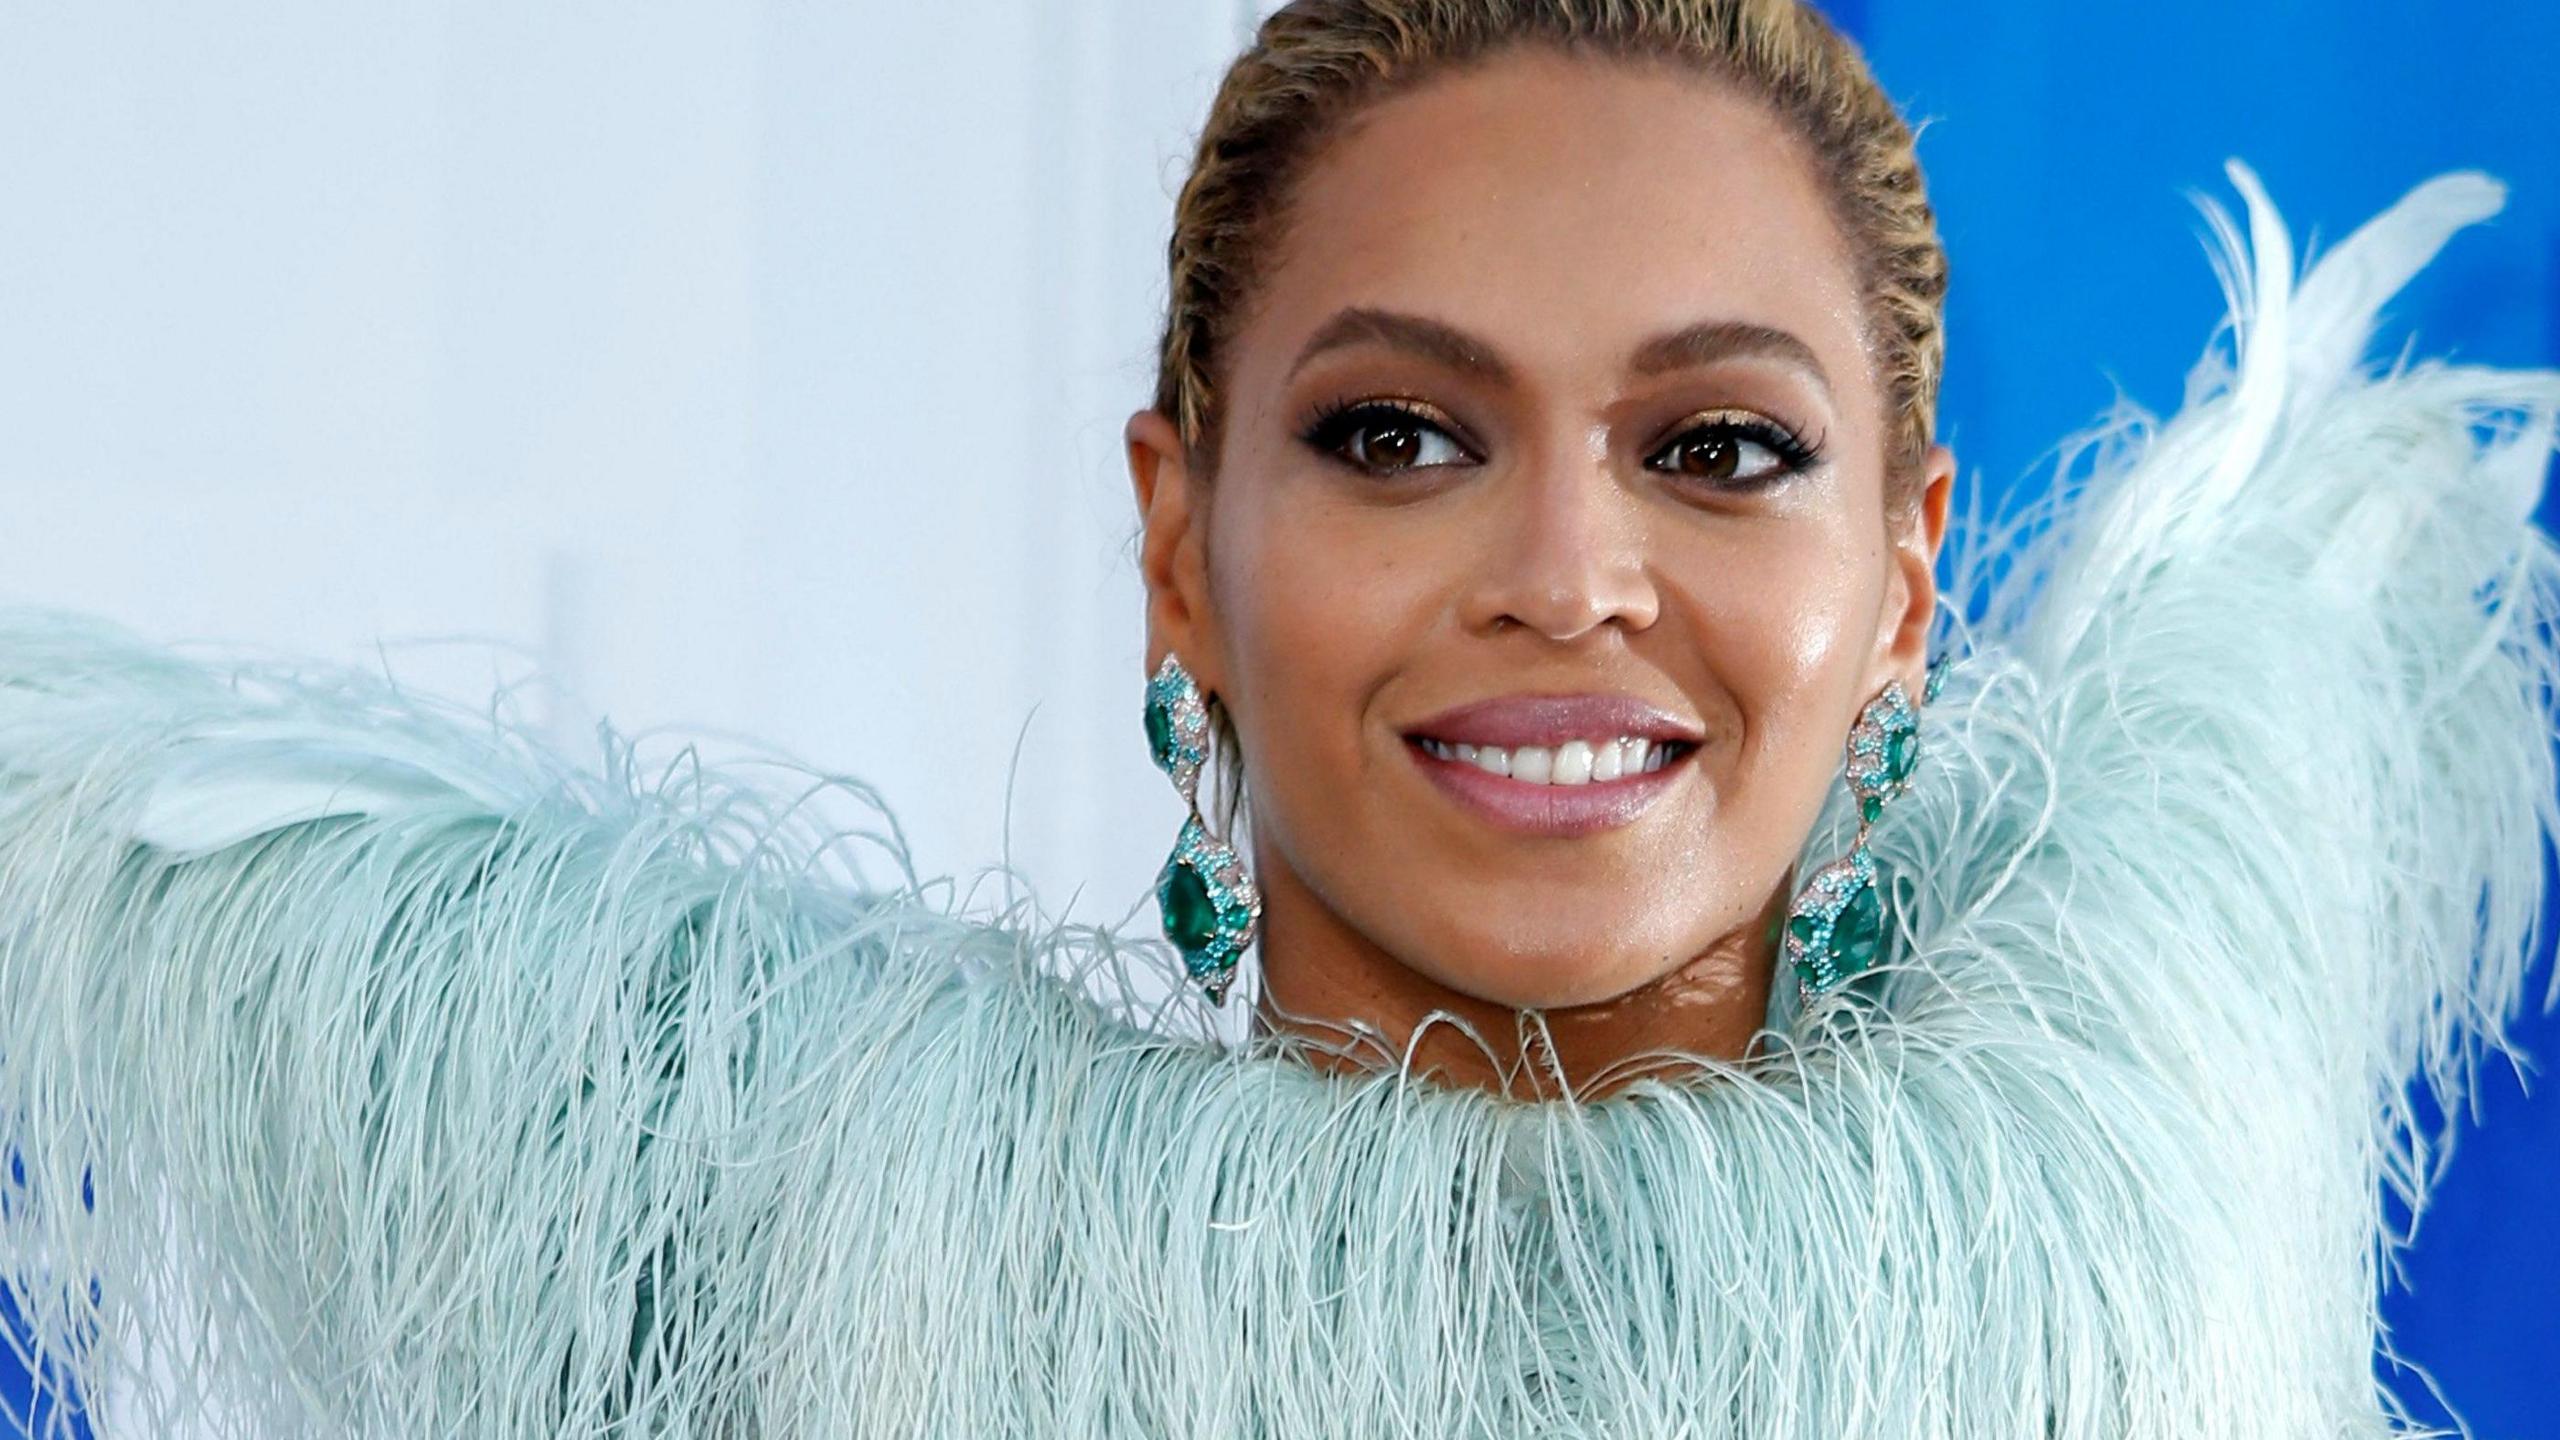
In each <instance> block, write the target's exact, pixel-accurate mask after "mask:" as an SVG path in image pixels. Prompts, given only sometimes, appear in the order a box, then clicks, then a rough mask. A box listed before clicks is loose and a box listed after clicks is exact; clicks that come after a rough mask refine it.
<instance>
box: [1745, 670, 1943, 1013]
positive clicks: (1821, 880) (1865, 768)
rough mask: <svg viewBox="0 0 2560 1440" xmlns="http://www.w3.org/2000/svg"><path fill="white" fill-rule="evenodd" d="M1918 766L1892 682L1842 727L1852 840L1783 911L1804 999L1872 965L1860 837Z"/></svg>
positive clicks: (1868, 883) (1914, 738) (1906, 703)
mask: <svg viewBox="0 0 2560 1440" xmlns="http://www.w3.org/2000/svg"><path fill="white" fill-rule="evenodd" d="M1945 681H1946V660H1945V658H1944V657H1940V658H1939V659H1938V660H1937V661H1936V662H1935V663H1933V664H1931V665H1930V666H1929V678H1928V680H1927V682H1926V683H1925V684H1923V685H1922V686H1921V695H1922V697H1923V703H1926V702H1927V701H1929V700H1935V699H1936V698H1938V689H1939V687H1940V686H1941V685H1943V684H1944V683H1945ZM1919 760H1920V716H1919V713H1918V712H1917V711H1915V710H1914V709H1913V708H1912V705H1911V695H1910V692H1908V691H1906V690H1904V689H1903V688H1902V682H1901V681H1899V680H1889V681H1887V682H1885V687H1884V689H1883V690H1882V691H1881V692H1880V693H1878V694H1877V696H1876V698H1875V699H1873V700H1870V701H1868V702H1867V707H1866V708H1865V709H1864V710H1861V711H1859V712H1858V723H1857V724H1855V725H1853V726H1851V727H1850V729H1849V764H1848V772H1849V789H1850V792H1851V793H1853V794H1855V795H1856V796H1857V797H1858V838H1857V839H1856V840H1854V841H1852V842H1851V843H1850V846H1849V853H1848V854H1846V855H1843V856H1841V857H1840V858H1839V859H1837V860H1834V861H1832V862H1831V863H1830V864H1828V865H1825V866H1823V867H1822V868H1821V869H1819V870H1816V871H1814V872H1813V878H1811V879H1810V880H1807V881H1806V882H1805V884H1804V887H1803V888H1802V889H1800V890H1798V891H1797V892H1796V898H1795V904H1794V906H1793V907H1792V908H1791V909H1790V910H1789V911H1788V912H1787V927H1786V941H1785V948H1786V958H1787V961H1788V963H1789V964H1792V965H1793V966H1795V971H1796V983H1797V984H1798V985H1800V986H1801V987H1803V993H1804V998H1805V999H1807V1000H1811V999H1812V998H1813V997H1814V996H1816V995H1820V994H1823V993H1824V992H1826V991H1829V990H1832V989H1834V988H1836V987H1837V986H1838V985H1839V984H1840V982H1842V981H1843V980H1846V979H1848V978H1849V977H1851V976H1853V975H1856V974H1858V973H1860V972H1862V971H1864V970H1865V969H1866V968H1867V967H1868V966H1869V965H1872V964H1874V963H1875V958H1876V949H1877V947H1878V945H1880V944H1881V943H1882V942H1883V939H1884V902H1883V901H1882V900H1880V899H1879V898H1878V897H1877V894H1876V866H1875V861H1874V859H1873V858H1872V857H1870V856H1869V855H1868V854H1867V831H1868V830H1869V829H1870V828H1871V827H1872V826H1874V824H1875V822H1876V817H1877V816H1879V815H1881V814H1883V813H1884V806H1885V802H1886V801H1888V800H1891V799H1892V798H1894V797H1895V796H1897V795H1899V794H1901V793H1902V792H1903V791H1904V790H1905V789H1907V788H1909V786H1910V783H1911V771H1912V767H1913V766H1915V765H1916V764H1918V763H1919Z"/></svg>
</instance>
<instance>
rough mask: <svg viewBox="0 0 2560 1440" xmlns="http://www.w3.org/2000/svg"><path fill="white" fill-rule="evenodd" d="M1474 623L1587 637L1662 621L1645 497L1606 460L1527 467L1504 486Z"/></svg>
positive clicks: (1472, 610)
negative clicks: (1650, 558) (1650, 562)
mask: <svg viewBox="0 0 2560 1440" xmlns="http://www.w3.org/2000/svg"><path fill="white" fill-rule="evenodd" d="M1495 489H1496V491H1497V495H1496V496H1493V497H1488V498H1490V499H1493V501H1494V503H1493V504H1492V505H1491V507H1490V511H1491V513H1490V514H1489V515H1488V516H1487V524H1488V525H1489V527H1490V532H1491V533H1490V535H1489V537H1488V540H1487V543H1486V545H1485V547H1484V552H1483V553H1484V562H1483V565H1482V568H1481V571H1480V573H1479V575H1478V576H1477V579H1476V583H1475V586H1474V588H1473V590H1472V592H1471V593H1470V596H1469V600H1468V603H1467V606H1466V621H1467V624H1468V627H1469V628H1470V629H1474V630H1480V631H1488V632H1489V631H1496V630H1505V629H1509V628H1512V627H1514V626H1518V627H1521V628H1525V629H1528V630H1531V631H1535V632H1536V633H1538V634H1540V635H1544V636H1546V637H1547V638H1548V639H1550V640H1555V641H1558V642H1570V641H1574V640H1578V639H1580V638H1582V637H1583V636H1585V635H1587V634H1590V633H1591V632H1592V631H1594V630H1597V629H1599V628H1600V627H1602V626H1606V625H1615V626H1617V627H1618V628H1619V629H1621V630H1622V631H1627V632H1633V631H1638V630H1642V629H1644V628H1646V627H1647V626H1649V625H1651V624H1653V622H1654V619H1655V617H1656V616H1657V615H1659V614H1660V613H1661V608H1662V598H1661V595H1660V593H1659V591H1658V590H1657V589H1656V587H1655V584H1654V580H1653V575H1652V572H1651V570H1650V568H1649V567H1648V565H1647V563H1646V553H1645V552H1646V517H1645V515H1644V514H1643V511H1642V507H1641V504H1640V502H1639V497H1637V496H1635V495H1633V494H1631V493H1629V490H1628V487H1626V486H1624V485H1621V484H1619V483H1618V480H1617V478H1616V477H1615V476H1613V475H1612V474H1610V473H1609V471H1608V469H1607V467H1606V466H1605V465H1604V464H1601V463H1600V462H1598V461H1596V460H1593V459H1590V458H1585V457H1576V458H1573V459H1570V460H1557V461H1554V462H1550V463H1544V464H1540V465H1538V466H1536V467H1535V468H1534V469H1522V470H1520V471H1516V472H1514V473H1513V474H1511V475H1509V476H1507V477H1505V479H1504V483H1502V484H1500V485H1498V486H1496V487H1495Z"/></svg>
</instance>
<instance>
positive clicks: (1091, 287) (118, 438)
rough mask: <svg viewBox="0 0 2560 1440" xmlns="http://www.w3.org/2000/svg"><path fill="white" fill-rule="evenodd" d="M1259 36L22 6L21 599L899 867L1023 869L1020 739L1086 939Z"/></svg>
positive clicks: (1049, 846)
mask: <svg viewBox="0 0 2560 1440" xmlns="http://www.w3.org/2000/svg"><path fill="white" fill-rule="evenodd" d="M1264 8H1267V7H1266V6H1263V5H1258V4H1255V3H1251V0H935V3H933V4H912V3H903V0H900V3H891V0H865V3H858V4H834V5H811V4H787V3H780V0H766V3H733V4H709V3H690V4H652V5H646V6H635V5H603V4H592V3H590V4H525V3H521V0H506V3H497V0H460V3H451V4H444V5H440V6H428V7H414V6H391V5H349V4H346V3H342V0H325V3H324V0H285V3H260V4H256V5H225V6H215V7H184V6H163V5H145V4H140V3H134V0H82V3H80V4H77V5H59V6H37V5H34V4H25V5H18V6H13V7H9V8H7V9H6V10H5V12H0V13H5V15H6V17H7V18H6V21H5V27H0V33H5V41H0V464H5V465H6V466H8V467H9V479H10V483H9V486H8V493H9V496H10V505H9V509H8V515H9V523H8V524H7V525H6V527H5V532H0V533H5V546H6V549H5V564H6V572H5V576H0V592H5V596H6V598H8V599H12V600H33V601H39V602H44V603H51V604H62V605H71V606H76V607H80V608H84V609H90V610H95V611H100V612H104V613H106V614H108V615H111V616H114V617H116V618H118V619H120V620H123V621H125V622H127V623H128V624H131V625H133V626H135V627H136V628H138V629H140V630H142V631H144V632H145V633H147V634H151V635H154V636H157V637H160V638H164V639H171V640H177V639H209V640H222V641H246V642H255V643H258V644H261V645H266V646H273V647H278V648H281V649H284V650H287V651H291V652H295V653H303V654H310V655H316V656H322V657H325V658H330V659H340V660H350V661H358V662H370V663H381V662H382V661H383V660H385V659H387V661H388V663H389V665H390V667H391V669H392V671H393V673H394V674H395V675H397V676H398V677H400V678H401V679H402V680H403V681H404V682H407V683H411V684H414V685H417V686H420V687H422V688H426V689H431V690H435V691H438V692H441V693H444V694H448V695H452V696H454V697H456V698H461V699H465V700H473V701H478V700H482V699H485V697H486V696H487V695H488V693H489V692H490V690H491V689H492V687H493V686H494V685H495V684H496V683H497V682H498V681H499V680H500V679H502V678H506V679H512V678H516V677H518V676H520V675H521V674H522V673H525V672H527V671H531V670H539V671H541V672H543V673H547V674H550V675H553V676H556V677H557V678H558V679H559V680H560V681H562V682H563V683H565V684H566V685H567V686H568V687H569V689H570V694H569V695H568V696H567V697H566V698H557V697H555V698H554V699H552V700H551V701H549V702H545V701H543V700H542V698H541V697H539V696H529V697H528V699H529V701H530V702H531V703H530V704H529V713H530V714H531V715H532V716H534V717H535V718H538V719H539V720H540V721H541V723H543V724H544V725H546V726H547V727H548V728H549V730H550V731H551V732H552V733H553V734H554V736H555V738H556V739H557V740H558V741H559V743H560V744H561V745H563V746H564V747H566V748H568V749H570V750H571V751H572V753H575V754H578V755H580V756H581V757H587V756H591V755H592V752H593V741H592V738H591V735H592V727H593V723H594V720H595V718H596V717H597V716H599V715H601V716H604V717H607V718H609V719H610V720H611V721H612V722H613V723H614V724H615V725H616V726H617V727H618V728H619V729H621V730H623V731H625V732H631V731H635V730H651V731H658V732H659V733H660V734H663V735H666V736H670V737H676V738H696V737H699V738H702V739H704V740H705V743H704V745H703V751H704V753H705V754H707V755H711V756H714V757H719V756H723V755H726V754H729V753H734V752H733V751H732V750H730V749H728V748H726V742H724V741H723V739H722V738H721V737H723V736H745V737H753V738H754V739H756V740H759V741H761V742H764V743H765V744H766V745H769V746H771V747H775V748H778V749H780V750H782V751H785V752H788V753H790V754H792V755H795V756H798V757H799V758H801V759H803V760H806V761H808V762H810V763H812V764H815V765H818V766H822V767H824V768H827V769H830V770H838V771H843V772H847V773H851V774H853V775H856V776H859V777H862V778H864V779H867V780H870V781H872V782H874V783H875V784H877V785H878V786H879V787H880V788H881V789H882V790H883V791H884V792H885V793H886V795H887V797H888V799H889V800H890V802H891V803H892V804H893V805H894V806H895V808H896V810H897V812H898V815H899V817H900V819H901V820H902V822H904V823H905V825H906V826H907V827H908V831H909V834H910V837H911V839H912V840H913V842H914V846H915V850H916V853H917V858H918V861H919V863H920V867H921V868H922V869H923V870H924V871H925V872H926V873H928V874H950V875H958V876H961V877H964V878H965V877H967V876H968V875H970V874H971V873H973V872H974V871H976V870H977V869H978V868H979V867H981V866H983V865H986V864H989V863H991V862H994V861H996V860H997V859H998V858H999V857H1000V856H1001V855H1002V854H1003V853H1004V851H1005V842H1006V838H1007V837H1006V831H1005V808H1006V773H1007V764H1008V761H1009V759H1010V757H1011V755H1012V752H1013V748H1014V745H1015V742H1016V739H1017V737H1020V738H1021V740H1022V760H1021V773H1022V775H1023V777H1024V778H1023V780H1022V783H1021V784H1020V786H1019V790H1018V793H1016V794H1015V795H1014V796H1013V801H1012V816H1011V832H1010V840H1011V852H1012V855H1013V858H1014V861H1015V863H1016V864H1017V866H1019V867H1020V869H1021V870H1022V871H1024V872H1025V873H1026V874H1027V875H1028V876H1029V877H1030V878H1031V879H1032V880H1033V882H1034V883H1035V885H1036V888H1037V891H1038V893H1039V894H1040V896H1041V897H1042V900H1043V903H1044V904H1045V905H1046V906H1048V907H1049V908H1050V909H1051V910H1053V911H1058V910H1065V909H1067V908H1068V905H1069V901H1070V899H1071V898H1074V897H1078V896H1079V895H1080V898H1075V903H1074V905H1073V914H1074V915H1075V916H1076V917H1077V918H1080V919H1087V920H1113V919H1117V918H1118V917H1119V916H1120V915H1122V914H1124V913H1126V912H1127V911H1128V910H1129V908H1130V907H1131V906H1132V905H1137V904H1139V903H1140V902H1141V901H1142V900H1143V899H1144V897H1145V894H1146V890H1147V886H1148V884H1149V882H1150V880H1151V878H1152V875H1153V872H1154V869H1155V867H1156V865H1157V864H1158V863H1159V862H1160V861H1161V858H1162V855H1163V852H1164V850H1165V849H1166V848H1167V847H1168V846H1169V845H1170V843H1171V840H1172V837H1173V833H1174V829H1175V827H1176V824H1177V823H1178V820H1179V815H1180V812H1179V809H1178V806H1177V802H1176V801H1175V799H1174V797H1173V794H1172V791H1171V789H1170V787H1169V786H1167V785H1166V784H1165V783H1164V781H1163V779H1162V778H1161V777H1160V776H1159V775H1158V774H1157V773H1156V771H1155V770H1154V769H1153V768H1152V767H1151V766H1150V765H1149V764H1148V762H1147V759H1146V755H1145V750H1144V746H1143V742H1142V741H1141V739H1140V731H1139V724H1138V699H1139V691H1140V685H1141V680H1142V676H1141V673H1140V671H1141V657H1140V630H1139V625H1140V606H1139V597H1138V589H1137V583H1136V579H1135V575H1134V569H1133V564H1132V552H1131V548H1130V543H1129V542H1130V538H1131V535H1132V533H1133V530H1134V525H1135V516H1134V511H1133V508H1132V504H1131V501H1130V496H1129V489H1128V483H1127V479H1126V471H1125V466H1124V462H1123V459H1122V450H1121V445H1120V439H1119V436H1120V427H1121V424H1122V422H1123V421H1124V419H1125V418H1126V416H1127V414H1128V412H1129V411H1130V410H1131V409H1133V408H1136V407H1138V406H1140V405H1142V404H1144V403H1146V402H1147V400H1148V398H1149V392H1150V389H1151V379H1152V374H1153V367H1152V350H1153V344H1154V340H1155V336H1156V331H1157V327H1158V326H1159V324H1160V322H1161V316H1162V307H1163V292H1164V278H1163V250H1164V243H1165V239H1166V234H1167V230H1168V226H1169V224H1170V217H1171V213H1172V196H1173V194H1174V191H1175V190H1176V188H1177V187H1178V186H1179V184H1180V181H1181V178H1182V175H1183V173H1184V170H1185V168H1186V166H1187V164H1188V159H1189V153H1190V146H1191V143H1192V140H1193V138H1194V136H1195V135H1196V133H1197V128H1198V126H1199V124H1200V122H1201V120H1202V118H1203V117H1204V116H1205V114H1206V110H1207V105H1208V100H1209V96H1210V94H1211V92H1212V90H1213V88H1214V86H1215V83H1216V80H1217V77H1218V75H1219V73H1220V71H1221V70H1222V69H1223V68H1224V66H1225V64H1226V63H1227V61H1228V60H1229V59H1230V58H1231V57H1232V56H1233V55H1234V53H1235V52H1236V49H1237V48H1238V46H1239V45H1240V44H1241V43H1242V42H1243V40H1244V39H1245V38H1246V36H1247V33H1248V30H1249V26H1250V24H1251V21H1252V19H1253V17H1254V16H1255V15H1256V14H1257V13H1259V12H1260V11H1261V10H1262V9H1264ZM439 637H467V639H468V640H469V641H471V642H477V641H480V640H487V641H493V642H498V643H500V644H503V645H506V646H511V647H514V648H513V650H512V652H492V651H489V650H487V649H485V648H483V647H481V646H479V645H478V644H477V643H465V644H460V645H456V644H449V643H427V642H429V641H433V640H437V639H438V638H439ZM1035 712H1036V713H1035ZM1026 722H1027V725H1028V728H1027V730H1026V728H1025V727H1026ZM659 727H665V728H664V729H663V730H660V728H659ZM653 744H656V742H653ZM657 748H658V749H659V750H665V749H669V748H671V746H668V745H657ZM1149 913H1151V907H1146V908H1144V909H1142V910H1141V911H1140V914H1141V915H1142V916H1144V915H1147V914H1149Z"/></svg>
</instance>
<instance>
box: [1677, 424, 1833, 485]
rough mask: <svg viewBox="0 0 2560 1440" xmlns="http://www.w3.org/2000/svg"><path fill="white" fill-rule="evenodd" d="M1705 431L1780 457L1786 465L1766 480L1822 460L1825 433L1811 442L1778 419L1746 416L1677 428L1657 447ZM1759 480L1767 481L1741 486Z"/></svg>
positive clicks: (1802, 468) (1776, 478)
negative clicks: (1738, 438) (1725, 436)
mask: <svg viewBox="0 0 2560 1440" xmlns="http://www.w3.org/2000/svg"><path fill="white" fill-rule="evenodd" d="M1701 432H1706V433H1717V434H1725V435H1738V436H1740V437H1741V438H1743V439H1745V440H1748V441H1750V442H1751V443H1753V444H1755V445H1758V446H1761V447H1762V448H1764V449H1766V450H1767V451H1768V452H1769V453H1770V454H1772V455H1775V456H1777V457H1778V459H1779V461H1780V463H1781V464H1783V465H1784V466H1785V468H1784V469H1783V470H1781V471H1779V472H1778V473H1777V474H1774V475H1770V476H1768V477H1766V482H1775V481H1777V480H1782V479H1784V478H1786V477H1787V476H1789V475H1794V474H1798V473H1800V472H1802V471H1806V470H1810V469H1812V468H1813V467H1814V466H1815V465H1816V464H1818V463H1820V462H1821V460H1822V437H1821V436H1819V435H1817V436H1815V437H1814V438H1813V439H1812V440H1810V441H1807V440H1805V439H1803V438H1802V437H1800V436H1799V435H1797V434H1796V432H1795V431H1794V430H1792V429H1789V428H1788V427H1786V426H1784V425H1781V424H1778V423H1777V422H1775V421H1772V420H1761V419H1757V418H1754V417H1750V416H1742V415H1734V416H1727V417H1722V418H1719V419H1714V420H1707V421H1703V422H1701V423H1699V424H1696V425H1691V426H1689V427H1687V428H1685V429H1682V430H1678V431H1674V432H1673V433H1672V435H1671V436H1670V438H1669V439H1666V440H1665V441H1663V443H1662V446H1656V447H1655V449H1656V450H1657V451H1659V450H1660V449H1662V448H1663V447H1664V446H1669V445H1671V444H1674V443H1676V442H1678V441H1681V440H1686V439H1688V438H1689V437H1691V436H1693V435H1697V434H1699V433H1701ZM1755 483H1765V482H1752V481H1743V482H1740V485H1739V486H1738V488H1742V489H1750V488H1752V486H1753V485H1754V484H1755Z"/></svg>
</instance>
